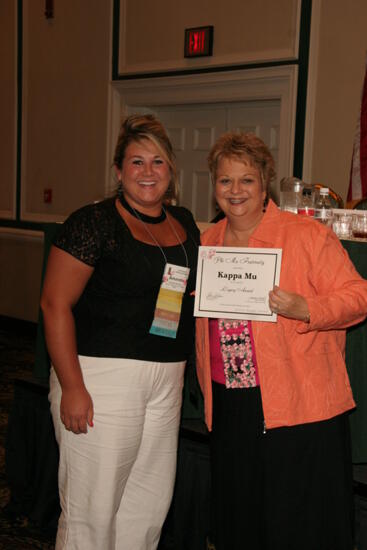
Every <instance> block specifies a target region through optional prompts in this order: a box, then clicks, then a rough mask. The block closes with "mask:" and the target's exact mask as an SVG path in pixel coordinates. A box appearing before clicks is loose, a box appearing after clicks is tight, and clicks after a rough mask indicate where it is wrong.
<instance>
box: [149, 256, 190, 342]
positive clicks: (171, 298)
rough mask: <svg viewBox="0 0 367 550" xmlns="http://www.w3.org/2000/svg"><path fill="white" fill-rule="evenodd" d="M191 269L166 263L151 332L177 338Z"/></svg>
mask: <svg viewBox="0 0 367 550" xmlns="http://www.w3.org/2000/svg"><path fill="white" fill-rule="evenodd" d="M189 273H190V269H189V268H188V267H182V266H179V265H174V264H166V266H165V269H164V273H163V278H162V283H161V287H160V289H159V293H158V298H157V303H156V306H155V311H154V318H153V322H152V326H151V327H150V330H149V333H150V334H155V335H156V336H165V337H167V338H176V334H177V329H178V325H179V322H180V316H181V307H182V300H183V295H184V293H185V290H186V285H187V279H188V277H189Z"/></svg>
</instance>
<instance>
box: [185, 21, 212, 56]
mask: <svg viewBox="0 0 367 550" xmlns="http://www.w3.org/2000/svg"><path fill="white" fill-rule="evenodd" d="M213 32H214V27H212V26H208V27H196V28H195V29H186V30H185V57H202V56H204V55H213Z"/></svg>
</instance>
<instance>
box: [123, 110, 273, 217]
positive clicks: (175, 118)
mask: <svg viewBox="0 0 367 550" xmlns="http://www.w3.org/2000/svg"><path fill="white" fill-rule="evenodd" d="M137 111H139V112H147V111H148V109H144V108H141V107H139V109H134V108H133V109H131V110H130V112H137ZM149 112H153V113H154V114H155V115H156V116H157V117H158V118H159V120H161V122H162V123H163V124H164V126H165V127H166V129H167V132H168V135H169V137H170V139H171V141H172V145H173V148H174V151H175V154H176V157H177V166H178V171H179V180H180V201H179V202H180V204H181V205H182V206H186V207H187V208H189V209H190V210H191V211H192V213H193V216H194V218H195V219H196V220H197V221H210V220H212V219H213V218H214V216H215V215H216V213H217V210H216V205H215V201H214V199H213V193H212V184H211V180H210V174H209V171H208V165H207V157H208V154H209V150H210V148H211V147H212V145H213V144H214V142H215V141H216V139H217V138H218V137H219V136H220V135H221V134H222V133H223V132H226V131H229V130H235V131H242V132H253V133H255V134H256V135H257V136H258V137H260V138H261V139H262V140H263V141H264V142H265V143H266V144H267V145H268V147H269V148H270V150H271V152H272V154H273V156H274V158H275V161H276V162H277V159H278V141H279V139H278V137H279V121H280V101H279V100H264V101H262V100H261V101H245V102H240V103H237V102H231V103H211V104H205V105H203V104H193V105H192V104H191V105H170V106H159V107H153V108H152V107H150V108H149Z"/></svg>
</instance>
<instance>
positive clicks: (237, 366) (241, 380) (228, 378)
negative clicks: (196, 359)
mask: <svg viewBox="0 0 367 550" xmlns="http://www.w3.org/2000/svg"><path fill="white" fill-rule="evenodd" d="M209 326H210V333H211V335H210V336H211V337H210V355H211V364H212V378H213V380H215V381H216V382H219V383H222V384H225V386H226V387H227V388H253V387H255V386H258V385H259V380H258V373H257V368H256V357H255V348H254V344H253V338H252V330H251V322H250V321H242V320H236V319H210V322H209Z"/></svg>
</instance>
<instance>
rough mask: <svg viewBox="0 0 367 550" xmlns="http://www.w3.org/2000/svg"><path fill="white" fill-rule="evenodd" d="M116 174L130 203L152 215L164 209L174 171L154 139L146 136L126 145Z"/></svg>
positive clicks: (156, 214)
mask: <svg viewBox="0 0 367 550" xmlns="http://www.w3.org/2000/svg"><path fill="white" fill-rule="evenodd" d="M117 174H118V177H119V179H121V182H122V189H123V193H124V196H125V199H126V200H127V202H128V203H129V204H130V206H132V207H133V208H136V210H138V211H140V212H142V213H143V214H148V215H150V216H158V215H159V214H160V213H161V208H162V202H163V197H164V195H165V193H166V191H167V189H168V186H169V184H170V180H171V172H170V168H169V165H168V162H167V160H166V159H165V158H164V156H163V155H162V153H161V152H160V151H159V149H158V147H157V146H156V145H155V144H154V143H153V142H151V141H149V140H147V139H144V140H141V141H132V142H131V143H130V144H129V145H128V146H127V147H126V150H125V155H124V159H123V161H122V167H121V170H118V169H117Z"/></svg>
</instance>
